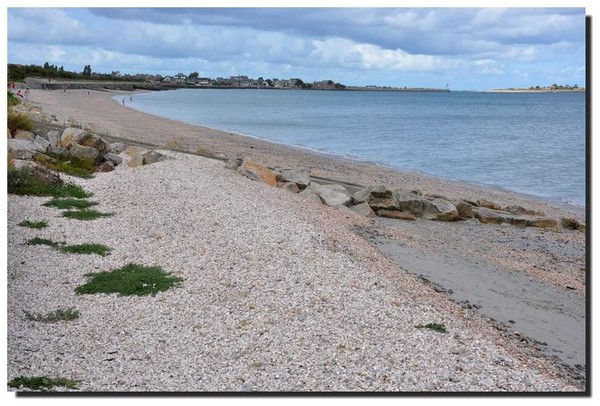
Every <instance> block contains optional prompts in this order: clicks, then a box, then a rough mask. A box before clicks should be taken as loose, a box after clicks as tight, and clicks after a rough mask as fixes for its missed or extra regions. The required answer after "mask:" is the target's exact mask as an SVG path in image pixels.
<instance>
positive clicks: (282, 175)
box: [275, 169, 310, 189]
mask: <svg viewBox="0 0 600 406" xmlns="http://www.w3.org/2000/svg"><path fill="white" fill-rule="evenodd" d="M275 176H277V180H278V181H279V182H284V183H285V182H293V183H295V184H296V185H298V188H300V189H306V188H307V187H308V185H309V184H310V174H309V172H308V171H307V170H304V169H276V170H275Z"/></svg>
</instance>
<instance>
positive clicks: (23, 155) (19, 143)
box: [6, 138, 38, 159]
mask: <svg viewBox="0 0 600 406" xmlns="http://www.w3.org/2000/svg"><path fill="white" fill-rule="evenodd" d="M6 143H7V148H8V150H10V151H12V156H13V157H14V158H15V159H31V158H32V157H33V154H35V153H36V152H38V151H37V149H35V145H34V144H33V141H29V140H21V139H14V138H11V139H8V140H6Z"/></svg>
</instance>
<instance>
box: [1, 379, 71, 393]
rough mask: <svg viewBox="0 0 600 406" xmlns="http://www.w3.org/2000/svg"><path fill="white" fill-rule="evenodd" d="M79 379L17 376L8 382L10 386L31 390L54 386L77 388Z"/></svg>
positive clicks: (46, 388)
mask: <svg viewBox="0 0 600 406" xmlns="http://www.w3.org/2000/svg"><path fill="white" fill-rule="evenodd" d="M78 384H79V381H75V380H71V379H67V378H48V377H47V376H32V377H27V376H19V377H17V378H14V379H12V380H11V381H9V382H8V386H10V387H11V388H21V387H23V388H27V389H31V390H49V389H52V388H54V387H57V386H58V387H63V388H67V389H77V385H78Z"/></svg>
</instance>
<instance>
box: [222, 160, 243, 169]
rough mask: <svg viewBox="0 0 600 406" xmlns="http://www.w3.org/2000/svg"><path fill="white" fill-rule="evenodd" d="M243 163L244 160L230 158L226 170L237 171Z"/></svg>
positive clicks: (226, 163)
mask: <svg viewBox="0 0 600 406" xmlns="http://www.w3.org/2000/svg"><path fill="white" fill-rule="evenodd" d="M243 162H244V161H243V160H242V158H230V159H228V160H227V161H226V162H225V169H229V170H232V171H237V170H238V168H239V167H240V166H242V163H243Z"/></svg>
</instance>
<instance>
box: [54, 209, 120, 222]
mask: <svg viewBox="0 0 600 406" xmlns="http://www.w3.org/2000/svg"><path fill="white" fill-rule="evenodd" d="M113 215H114V213H101V212H99V211H97V210H88V209H83V210H67V211H65V212H63V216H64V217H67V218H70V219H77V220H95V219H97V218H100V217H110V216H113Z"/></svg>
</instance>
